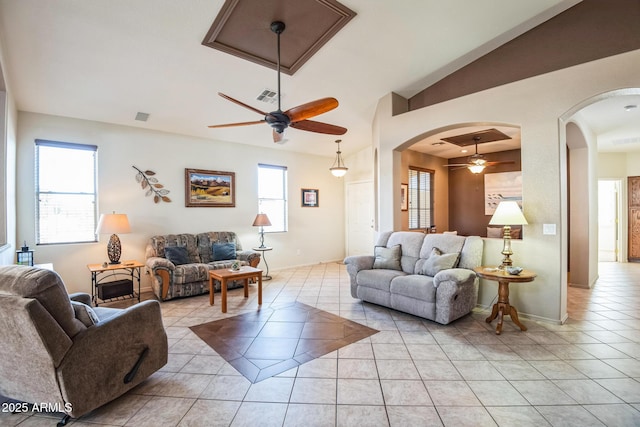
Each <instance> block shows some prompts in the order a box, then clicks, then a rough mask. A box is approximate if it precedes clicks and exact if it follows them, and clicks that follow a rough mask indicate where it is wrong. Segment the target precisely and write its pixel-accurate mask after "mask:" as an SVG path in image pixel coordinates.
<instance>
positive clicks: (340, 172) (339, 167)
mask: <svg viewBox="0 0 640 427" xmlns="http://www.w3.org/2000/svg"><path fill="white" fill-rule="evenodd" d="M341 141H342V140H341V139H336V144H338V151H336V160H335V161H334V162H333V166H331V167H330V168H329V170H330V171H331V174H332V175H333V176H335V177H337V178H340V177H343V176H345V175H346V174H347V171H348V170H349V168H348V167H346V166H345V164H344V160H342V152H341V151H340V142H341Z"/></svg>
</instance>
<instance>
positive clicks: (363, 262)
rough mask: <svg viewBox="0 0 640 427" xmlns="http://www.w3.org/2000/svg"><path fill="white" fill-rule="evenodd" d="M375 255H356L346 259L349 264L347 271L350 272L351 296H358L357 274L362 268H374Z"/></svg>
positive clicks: (345, 261)
mask: <svg viewBox="0 0 640 427" xmlns="http://www.w3.org/2000/svg"><path fill="white" fill-rule="evenodd" d="M374 260H375V257H374V256H373V255H354V256H349V257H346V258H345V259H344V263H345V264H346V266H347V273H349V280H350V284H351V296H352V297H354V298H358V296H357V287H358V284H357V283H356V276H357V275H358V272H359V271H360V270H371V269H372V268H373V261H374Z"/></svg>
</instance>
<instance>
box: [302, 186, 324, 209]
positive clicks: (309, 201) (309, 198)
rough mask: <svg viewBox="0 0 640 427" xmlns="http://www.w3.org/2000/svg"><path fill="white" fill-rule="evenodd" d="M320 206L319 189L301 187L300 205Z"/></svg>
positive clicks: (307, 206) (304, 206) (306, 206)
mask: <svg viewBox="0 0 640 427" xmlns="http://www.w3.org/2000/svg"><path fill="white" fill-rule="evenodd" d="M318 206H320V190H316V189H313V188H303V189H302V207H303V208H317V207H318Z"/></svg>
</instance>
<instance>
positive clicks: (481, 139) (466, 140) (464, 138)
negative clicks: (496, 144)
mask: <svg viewBox="0 0 640 427" xmlns="http://www.w3.org/2000/svg"><path fill="white" fill-rule="evenodd" d="M504 139H511V137H510V136H509V135H506V134H504V133H502V132H500V131H499V130H498V129H494V128H491V129H486V130H481V131H478V132H472V133H465V134H464V135H456V136H450V137H447V138H442V140H443V141H447V142H450V143H452V144H455V145H457V146H459V147H466V146H469V145H475V144H484V143H485V142H493V141H502V140H504Z"/></svg>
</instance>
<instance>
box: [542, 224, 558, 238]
mask: <svg viewBox="0 0 640 427" xmlns="http://www.w3.org/2000/svg"><path fill="white" fill-rule="evenodd" d="M542 234H548V235H552V236H555V235H556V225H555V224H542Z"/></svg>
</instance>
